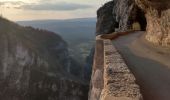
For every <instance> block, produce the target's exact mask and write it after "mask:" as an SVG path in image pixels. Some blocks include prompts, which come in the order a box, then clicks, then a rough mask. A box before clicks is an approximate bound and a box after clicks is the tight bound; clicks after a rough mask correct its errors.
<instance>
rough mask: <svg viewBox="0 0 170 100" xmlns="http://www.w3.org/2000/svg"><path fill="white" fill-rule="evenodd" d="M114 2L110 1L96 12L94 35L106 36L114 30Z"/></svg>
mask: <svg viewBox="0 0 170 100" xmlns="http://www.w3.org/2000/svg"><path fill="white" fill-rule="evenodd" d="M114 5H115V4H114V2H113V1H110V2H108V3H106V4H105V5H103V6H102V7H101V8H99V9H98V11H97V24H96V35H98V34H108V33H111V32H113V31H114V30H115V26H116V21H115V17H114V15H113V13H112V12H113V7H114Z"/></svg>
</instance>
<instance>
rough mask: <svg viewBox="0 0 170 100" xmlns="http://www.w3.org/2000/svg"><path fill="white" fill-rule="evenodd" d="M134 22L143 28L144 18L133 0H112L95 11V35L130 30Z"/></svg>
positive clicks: (144, 24)
mask: <svg viewBox="0 0 170 100" xmlns="http://www.w3.org/2000/svg"><path fill="white" fill-rule="evenodd" d="M134 22H138V23H139V24H140V25H141V28H142V30H145V27H146V19H145V17H144V12H142V11H141V10H140V9H139V8H138V7H137V5H136V4H135V2H134V0H112V1H110V2H108V3H106V4H105V5H104V6H102V7H101V8H99V10H98V11H97V25H96V35H98V34H109V33H112V32H114V31H126V30H131V29H132V25H133V23H134Z"/></svg>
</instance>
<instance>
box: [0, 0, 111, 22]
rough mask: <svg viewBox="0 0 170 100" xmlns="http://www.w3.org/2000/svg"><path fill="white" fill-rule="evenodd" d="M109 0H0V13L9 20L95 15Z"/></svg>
mask: <svg viewBox="0 0 170 100" xmlns="http://www.w3.org/2000/svg"><path fill="white" fill-rule="evenodd" d="M107 1H110V0H0V13H1V14H2V15H3V16H4V17H6V18H8V19H10V20H34V19H70V18H84V17H96V11H97V9H98V8H99V7H100V6H102V5H103V4H104V3H105V2H107Z"/></svg>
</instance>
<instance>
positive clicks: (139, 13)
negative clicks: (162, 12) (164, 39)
mask: <svg viewBox="0 0 170 100" xmlns="http://www.w3.org/2000/svg"><path fill="white" fill-rule="evenodd" d="M136 13H137V14H136V18H135V20H134V22H138V23H139V25H140V30H141V31H146V26H147V21H146V17H145V13H144V12H143V11H142V10H141V9H139V8H138V9H137V12H136Z"/></svg>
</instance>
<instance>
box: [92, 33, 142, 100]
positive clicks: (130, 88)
mask: <svg viewBox="0 0 170 100" xmlns="http://www.w3.org/2000/svg"><path fill="white" fill-rule="evenodd" d="M95 49H96V50H95V56H94V64H93V70H92V77H91V87H90V92H89V100H143V98H142V94H141V93H140V88H139V86H138V85H137V84H136V83H135V80H136V79H135V77H134V75H133V74H132V73H131V72H130V70H129V68H128V66H127V65H126V63H125V61H124V60H123V58H122V56H121V55H120V54H119V53H118V51H117V50H116V48H115V47H114V46H113V44H112V42H111V41H110V40H108V39H101V38H100V36H97V38H96V48H95Z"/></svg>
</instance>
